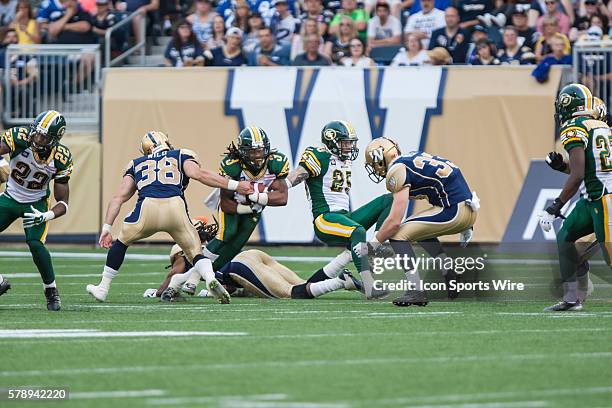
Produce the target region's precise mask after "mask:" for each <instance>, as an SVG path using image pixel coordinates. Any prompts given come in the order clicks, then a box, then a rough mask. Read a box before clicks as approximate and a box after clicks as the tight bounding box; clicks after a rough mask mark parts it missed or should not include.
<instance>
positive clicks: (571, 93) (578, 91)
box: [555, 83, 593, 123]
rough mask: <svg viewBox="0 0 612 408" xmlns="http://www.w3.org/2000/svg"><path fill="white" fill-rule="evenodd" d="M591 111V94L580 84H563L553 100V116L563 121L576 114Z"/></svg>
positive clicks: (580, 114) (589, 113) (588, 113)
mask: <svg viewBox="0 0 612 408" xmlns="http://www.w3.org/2000/svg"><path fill="white" fill-rule="evenodd" d="M592 113H593V94H592V93H591V91H590V90H589V88H587V87H586V86H584V85H582V84H576V83H574V84H569V85H565V86H564V87H563V88H562V89H561V91H560V92H559V96H557V100H556V101H555V116H556V118H557V120H558V121H559V123H565V122H567V121H568V120H570V119H572V118H573V117H576V116H582V115H591V114H592Z"/></svg>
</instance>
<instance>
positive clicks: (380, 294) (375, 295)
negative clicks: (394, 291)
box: [366, 288, 391, 300]
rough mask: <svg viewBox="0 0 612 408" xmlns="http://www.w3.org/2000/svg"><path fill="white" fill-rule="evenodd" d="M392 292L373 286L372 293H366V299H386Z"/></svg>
mask: <svg viewBox="0 0 612 408" xmlns="http://www.w3.org/2000/svg"><path fill="white" fill-rule="evenodd" d="M390 293H391V291H389V290H387V289H383V290H378V289H374V288H372V292H371V293H370V296H368V295H366V299H367V300H378V299H384V298H386V297H387V296H389V294H390Z"/></svg>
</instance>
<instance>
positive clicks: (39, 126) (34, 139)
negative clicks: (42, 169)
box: [29, 110, 66, 156]
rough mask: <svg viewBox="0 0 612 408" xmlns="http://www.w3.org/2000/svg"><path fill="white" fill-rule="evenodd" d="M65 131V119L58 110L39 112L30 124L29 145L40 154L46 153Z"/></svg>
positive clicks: (57, 142)
mask: <svg viewBox="0 0 612 408" xmlns="http://www.w3.org/2000/svg"><path fill="white" fill-rule="evenodd" d="M64 133H66V119H65V118H64V116H63V115H62V114H61V113H59V112H58V111H54V110H48V111H44V112H42V113H40V114H39V115H38V116H36V119H34V122H32V124H31V125H30V134H29V137H30V145H31V147H32V150H33V151H34V152H36V153H37V154H39V155H41V156H46V155H48V154H49V153H50V152H51V150H52V149H53V148H54V147H56V146H57V145H58V144H59V142H60V140H61V139H62V137H63V136H64Z"/></svg>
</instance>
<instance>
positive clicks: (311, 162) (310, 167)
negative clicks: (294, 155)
mask: <svg viewBox="0 0 612 408" xmlns="http://www.w3.org/2000/svg"><path fill="white" fill-rule="evenodd" d="M325 154H328V152H327V150H325V149H324V148H322V147H308V148H306V150H304V153H302V157H301V158H300V166H301V167H303V168H304V169H306V171H308V174H310V176H311V177H317V176H318V175H320V174H321V173H322V172H323V167H324V165H325V160H326V159H327V158H328V157H329V156H327V157H326V156H325Z"/></svg>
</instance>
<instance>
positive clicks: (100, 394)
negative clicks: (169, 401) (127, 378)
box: [68, 390, 167, 400]
mask: <svg viewBox="0 0 612 408" xmlns="http://www.w3.org/2000/svg"><path fill="white" fill-rule="evenodd" d="M166 394H167V393H166V391H164V390H123V391H90V392H71V393H70V394H69V398H68V399H69V400H73V399H99V398H143V397H163V396H164V395H166Z"/></svg>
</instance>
